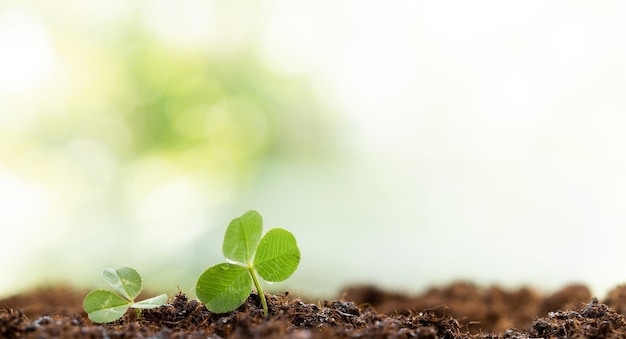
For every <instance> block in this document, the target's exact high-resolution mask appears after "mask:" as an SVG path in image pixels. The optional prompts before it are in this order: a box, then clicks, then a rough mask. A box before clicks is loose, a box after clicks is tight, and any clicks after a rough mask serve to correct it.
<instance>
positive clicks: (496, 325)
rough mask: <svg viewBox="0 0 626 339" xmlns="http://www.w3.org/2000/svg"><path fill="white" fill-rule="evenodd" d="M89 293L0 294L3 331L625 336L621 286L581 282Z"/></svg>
mask: <svg viewBox="0 0 626 339" xmlns="http://www.w3.org/2000/svg"><path fill="white" fill-rule="evenodd" d="M86 292H87V291H76V290H71V289H67V288H42V289H38V290H36V291H32V292H31V293H25V294H22V295H17V296H13V297H10V298H7V299H4V300H0V337H1V338H307V339H308V338H313V339H314V338H433V339H434V338H444V339H453V338H512V339H515V338H626V320H625V318H624V314H623V313H624V312H626V286H618V287H616V288H615V289H613V290H612V291H611V292H610V293H609V294H608V295H607V296H606V297H605V298H604V299H603V300H599V299H598V298H595V297H593V296H592V295H591V293H590V292H589V289H588V288H587V287H585V286H584V285H569V286H566V287H564V288H563V289H561V290H560V291H558V292H556V293H554V294H551V295H541V294H540V293H538V292H537V291H535V290H533V289H530V288H520V289H516V290H506V289H502V288H499V287H497V286H492V287H486V288H484V287H479V286H477V285H474V284H471V283H466V282H458V283H454V284H451V285H448V286H445V287H437V288H431V289H430V290H427V291H425V292H423V293H421V294H417V295H405V294H402V293H397V292H390V291H385V290H382V289H379V288H376V287H374V286H358V287H352V288H348V289H347V290H346V291H344V292H343V293H342V294H341V296H340V297H338V298H337V300H322V301H312V300H306V299H302V298H296V297H293V296H291V295H289V294H288V293H285V294H283V295H268V306H269V310H270V314H269V316H268V317H265V316H264V314H263V311H262V308H261V305H260V300H259V297H258V295H256V294H254V293H253V294H252V295H250V297H249V298H248V300H247V301H246V302H245V303H244V304H243V305H241V307H239V308H238V309H237V310H235V311H233V312H230V313H226V314H215V313H211V312H209V311H208V310H207V309H206V308H205V307H204V306H203V305H202V304H201V303H200V302H198V301H197V300H192V299H190V298H188V297H187V296H186V295H184V294H182V293H179V294H178V295H176V296H173V297H172V298H170V300H169V302H168V304H166V305H164V306H162V307H160V308H156V309H151V310H144V311H143V313H142V317H141V319H138V318H137V316H136V314H135V312H134V311H133V310H131V311H129V312H127V313H126V315H125V316H124V317H123V318H121V319H120V320H118V321H115V322H113V323H108V324H95V323H92V322H91V321H90V320H89V319H88V318H87V315H86V314H85V312H84V311H83V310H82V299H83V298H84V296H85V295H86Z"/></svg>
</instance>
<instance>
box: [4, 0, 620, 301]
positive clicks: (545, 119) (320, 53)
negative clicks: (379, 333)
mask: <svg viewBox="0 0 626 339" xmlns="http://www.w3.org/2000/svg"><path fill="white" fill-rule="evenodd" d="M624 17H626V4H625V3H623V2H619V1H614V2H611V1H603V2H575V1H523V2H516V3H511V2H502V1H472V2H467V1H430V2H423V1H409V0H401V1H393V2H389V1H387V2H383V1H341V0H339V1H288V0H263V1H240V0H214V1H209V0H206V1H200V0H181V1H165V0H152V1H126V0H107V1H78V0H76V1H69V0H68V1H54V2H51V1H45V0H41V1H34V0H33V1H30V0H29V1H4V0H2V1H1V2H0V228H1V229H2V231H1V238H0V249H1V250H2V255H1V256H0V276H1V279H0V295H7V294H12V293H17V292H19V291H23V290H25V289H27V288H30V287H33V286H37V285H40V284H49V283H54V282H57V283H59V282H60V283H68V284H72V285H76V286H79V287H85V288H95V287H104V283H103V281H102V279H101V276H100V272H101V270H102V268H104V267H113V268H115V267H119V266H131V267H134V268H136V269H138V270H139V271H140V272H141V273H142V274H143V276H144V282H145V283H144V285H145V286H146V287H147V288H150V289H153V290H160V291H163V292H167V293H169V294H174V293H176V291H177V290H178V288H180V290H182V291H183V292H186V293H190V294H192V295H193V290H194V284H195V281H196V279H197V277H198V276H199V275H200V273H201V272H202V271H203V270H204V269H206V268H208V267H209V266H211V265H214V264H216V263H219V262H222V261H223V260H224V259H223V257H222V254H221V242H222V238H223V234H224V231H225V228H226V226H227V225H228V223H229V222H230V220H231V219H232V218H234V217H237V216H239V215H241V214H242V213H243V212H245V211H246V210H248V209H256V210H258V211H259V212H260V213H261V214H262V215H263V216H264V219H265V225H266V226H265V229H266V230H267V229H269V228H273V227H283V228H286V229H289V230H290V231H292V232H293V233H294V234H295V235H296V237H297V239H298V241H299V245H300V248H301V251H302V261H301V264H300V267H299V269H298V271H297V272H296V273H295V274H294V276H292V277H291V278H290V279H289V280H287V281H286V282H284V283H280V284H275V285H271V286H268V287H269V290H270V291H272V290H275V291H284V290H285V289H292V290H295V291H298V292H299V293H300V294H308V295H311V296H320V297H326V296H334V295H335V293H337V292H338V291H339V290H340V289H341V288H342V287H345V286H347V285H350V284H355V283H359V284H361V283H373V284H377V285H379V286H381V287H385V288H390V289H398V290H404V291H409V292H417V291H419V290H421V289H424V288H426V287H428V286H432V285H437V284H443V283H446V282H450V281H452V280H457V279H468V280H472V281H474V282H477V283H480V284H496V283H497V284H503V285H505V286H509V287H516V286H519V285H526V284H529V285H533V286H535V287H537V288H540V289H543V290H550V289H555V288H558V287H560V286H562V285H563V284H566V283H569V282H583V283H586V284H589V285H590V286H591V287H592V288H593V290H594V292H595V293H596V294H599V295H600V296H603V295H604V293H605V291H606V290H607V289H608V288H611V287H613V286H615V285H617V284H620V283H622V282H623V281H624V280H626V270H625V269H624V262H625V260H626V250H625V249H624V240H625V232H624V231H623V229H624V227H625V226H626V211H625V208H624V207H625V205H626V176H625V174H626V157H625V152H624V150H625V148H626V134H625V133H624V131H625V130H626V114H625V112H626V95H625V93H626V45H625V44H624V43H623V42H624V32H626V21H625V20H624Z"/></svg>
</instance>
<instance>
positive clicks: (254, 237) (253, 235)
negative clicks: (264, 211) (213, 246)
mask: <svg viewBox="0 0 626 339" xmlns="http://www.w3.org/2000/svg"><path fill="white" fill-rule="evenodd" d="M262 232H263V218H262V217H261V215H260V214H259V212H257V211H248V212H246V213H244V215H242V216H241V217H239V218H235V219H233V221H231V222H230V224H229V225H228V228H227V229H226V234H225V235H224V244H223V245H222V252H223V253H224V256H225V257H226V258H228V259H230V260H232V261H235V262H238V263H242V264H246V263H248V262H249V261H250V260H251V259H252V256H253V255H254V251H255V250H256V248H257V245H258V244H259V239H261V233H262Z"/></svg>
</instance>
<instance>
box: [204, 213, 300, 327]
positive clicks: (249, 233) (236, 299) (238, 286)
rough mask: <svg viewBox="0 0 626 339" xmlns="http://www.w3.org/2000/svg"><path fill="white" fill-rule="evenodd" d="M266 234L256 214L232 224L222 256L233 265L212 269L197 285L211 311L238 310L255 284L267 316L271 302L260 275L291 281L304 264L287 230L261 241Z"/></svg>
mask: <svg viewBox="0 0 626 339" xmlns="http://www.w3.org/2000/svg"><path fill="white" fill-rule="evenodd" d="M262 232H263V219H262V218H261V215H260V214H259V213H258V212H256V211H248V212H246V213H245V214H244V215H242V216H241V217H239V218H236V219H234V220H233V221H231V222H230V224H229V225H228V228H227V229H226V234H225V235H224V244H223V246H222V253H223V254H224V256H225V257H226V259H228V261H229V262H228V263H222V264H218V265H215V266H213V267H210V268H209V269H208V270H206V271H204V273H202V275H200V278H198V283H197V284H196V295H197V296H198V299H200V301H201V302H203V303H204V305H205V306H206V308H207V309H209V310H210V311H211V312H214V313H226V312H230V311H233V310H235V309H236V308H237V307H239V306H240V305H241V304H243V302H244V301H245V300H246V299H247V298H248V296H249V295H250V293H251V292H252V283H253V282H254V286H255V287H256V290H257V293H258V294H259V297H260V298H261V305H262V306H263V312H264V313H265V316H266V317H267V315H268V310H267V301H266V300H265V295H264V294H263V289H262V288H261V285H260V284H259V279H258V278H257V273H258V274H259V275H260V276H261V278H263V279H265V280H266V281H268V282H278V281H283V280H285V279H287V278H289V276H291V275H292V274H293V272H295V271H296V268H297V267H298V264H299V263H300V249H299V248H298V244H297V243H296V238H295V237H294V236H293V234H291V233H290V232H289V231H287V230H284V229H282V228H274V229H272V230H270V231H268V232H267V233H266V234H265V236H263V238H261V233H262Z"/></svg>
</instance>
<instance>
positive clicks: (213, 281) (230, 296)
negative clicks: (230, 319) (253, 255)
mask: <svg viewBox="0 0 626 339" xmlns="http://www.w3.org/2000/svg"><path fill="white" fill-rule="evenodd" d="M250 292H252V278H251V277H250V272H248V270H247V269H246V268H245V267H243V266H240V265H235V264H228V263H223V264H218V265H215V266H213V267H211V268H209V269H208V270H206V271H204V273H202V275H201V276H200V278H198V282H197V283H196V295H197V296H198V299H200V301H201V302H202V303H204V305H205V306H206V308H207V309H208V310H209V311H211V312H214V313H226V312H230V311H232V310H234V309H236V308H237V307H239V306H240V305H241V304H243V302H244V301H246V299H247V298H248V296H249V295H250Z"/></svg>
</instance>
